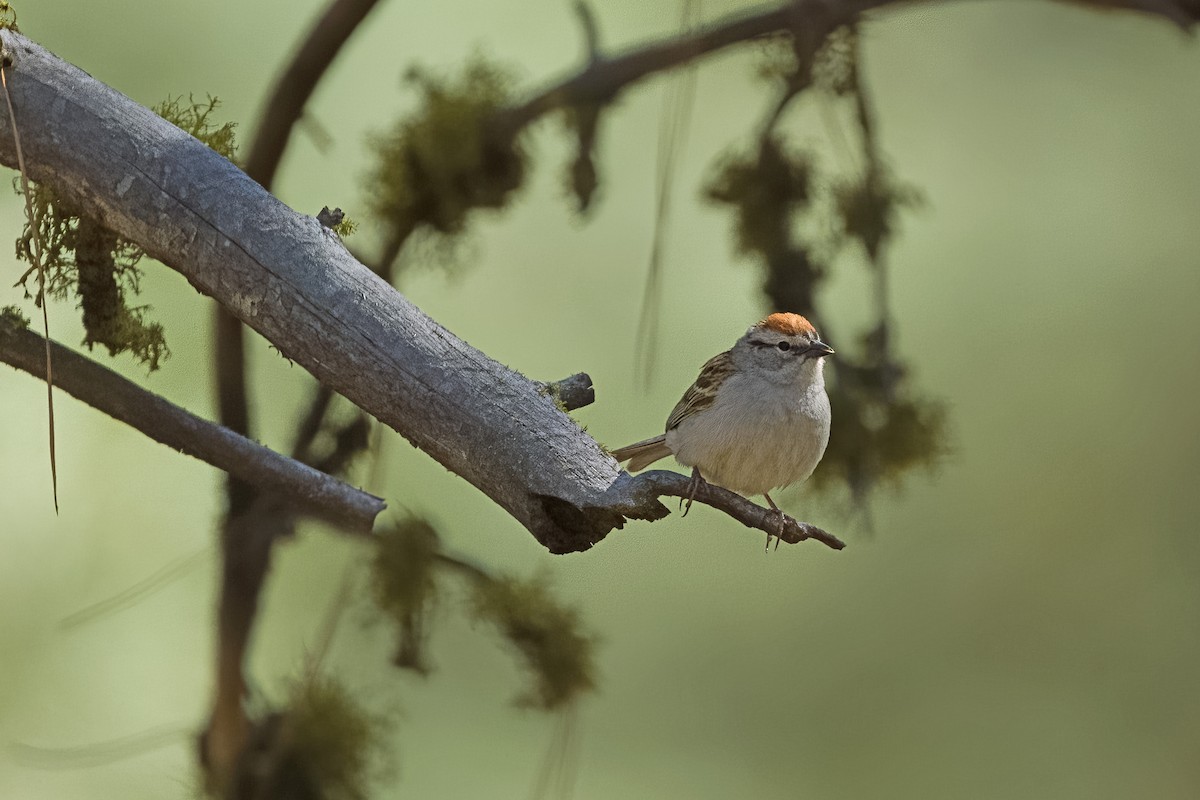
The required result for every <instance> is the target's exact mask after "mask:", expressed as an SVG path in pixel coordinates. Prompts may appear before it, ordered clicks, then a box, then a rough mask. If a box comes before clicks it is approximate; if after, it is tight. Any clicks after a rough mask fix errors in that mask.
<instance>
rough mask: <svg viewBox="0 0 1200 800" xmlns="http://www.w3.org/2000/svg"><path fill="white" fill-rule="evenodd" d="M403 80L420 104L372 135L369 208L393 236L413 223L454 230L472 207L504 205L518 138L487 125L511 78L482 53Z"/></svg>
mask: <svg viewBox="0 0 1200 800" xmlns="http://www.w3.org/2000/svg"><path fill="white" fill-rule="evenodd" d="M409 79H410V80H411V82H413V83H414V84H416V85H417V87H418V88H419V89H420V91H421V94H422V97H421V105H420V107H419V108H418V109H417V111H416V112H415V113H414V114H412V115H411V116H409V117H406V118H404V119H401V120H400V121H399V122H397V123H395V125H393V127H392V129H391V131H389V132H388V133H386V134H381V135H377V136H374V137H372V139H371V148H372V149H373V150H374V151H375V156H376V163H375V166H374V168H373V169H372V171H371V173H370V174H369V175H368V178H367V186H368V192H369V200H368V207H369V209H370V211H371V212H372V214H373V215H374V216H375V217H376V218H377V219H378V220H379V221H380V223H382V224H383V225H384V226H385V227H386V228H387V229H388V230H389V231H390V238H391V239H392V240H393V241H403V240H404V239H406V238H407V237H408V236H409V234H411V233H412V232H413V231H414V230H416V229H417V228H418V227H420V226H428V227H429V228H430V229H432V230H434V231H436V232H438V233H441V234H446V235H451V236H453V235H455V234H458V233H461V232H462V231H463V230H464V228H465V226H466V222H467V217H468V214H469V213H470V212H471V211H472V210H474V209H478V208H493V209H496V208H502V207H504V205H505V204H506V203H507V202H508V200H509V198H510V197H511V195H512V193H513V192H514V191H515V190H516V189H517V188H518V187H520V186H521V183H522V181H523V180H524V177H525V171H526V155H525V152H524V149H523V148H522V147H521V146H520V143H519V141H518V140H517V139H516V138H515V137H513V136H511V135H504V134H502V133H500V132H498V131H496V130H494V129H493V128H492V127H491V126H490V125H489V124H488V123H489V120H491V119H492V118H493V116H494V115H495V113H496V112H497V111H498V110H499V109H501V108H502V107H503V106H504V105H505V104H506V102H507V101H508V100H509V98H510V96H511V84H512V80H511V78H510V77H509V75H508V73H507V72H506V71H505V70H503V69H501V68H500V67H498V66H496V65H495V64H493V63H491V62H488V61H485V60H484V59H483V58H481V57H476V58H474V59H473V60H471V61H470V62H469V63H468V64H467V66H466V68H465V69H464V70H463V72H462V73H461V74H460V75H459V76H457V77H455V78H444V77H435V76H433V75H430V74H428V73H425V72H421V71H417V70H414V71H412V72H411V73H410V74H409Z"/></svg>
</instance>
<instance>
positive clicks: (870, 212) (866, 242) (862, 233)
mask: <svg viewBox="0 0 1200 800" xmlns="http://www.w3.org/2000/svg"><path fill="white" fill-rule="evenodd" d="M833 193H834V200H835V203H836V207H837V212H838V218H839V219H840V220H841V225H842V230H843V233H844V234H845V235H846V236H849V237H851V238H854V239H858V240H859V241H860V242H862V244H863V247H864V248H866V251H867V255H868V256H869V257H870V258H871V260H872V261H873V262H874V261H875V260H876V259H877V258H878V256H879V252H880V249H881V248H882V247H883V244H884V242H886V241H887V240H888V239H889V238H890V237H891V236H893V235H894V234H895V226H896V217H897V214H898V212H899V210H900V209H901V208H904V207H910V208H911V207H914V206H918V205H920V204H921V202H922V198H921V193H920V192H919V191H918V190H917V189H916V187H914V186H912V185H910V184H905V183H900V182H899V181H897V180H896V179H895V178H894V177H893V176H892V175H891V174H890V173H889V172H886V171H884V170H883V169H881V168H877V169H872V170H870V171H869V172H867V174H866V175H864V176H862V177H861V178H856V179H851V180H846V181H841V182H839V183H837V184H835V185H834V187H833Z"/></svg>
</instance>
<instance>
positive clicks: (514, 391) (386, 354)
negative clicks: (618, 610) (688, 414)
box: [0, 31, 666, 552]
mask: <svg viewBox="0 0 1200 800" xmlns="http://www.w3.org/2000/svg"><path fill="white" fill-rule="evenodd" d="M0 35H2V36H3V41H4V45H5V48H6V50H7V53H8V56H9V57H10V58H11V66H10V67H9V68H8V77H9V87H10V90H11V92H12V96H13V103H14V106H15V109H16V110H15V115H16V124H17V126H18V129H19V131H20V133H21V136H22V142H23V144H24V149H25V160H26V164H27V167H28V169H29V173H30V177H31V178H32V179H33V180H35V181H38V182H41V183H45V184H47V185H49V186H51V187H52V188H53V189H54V190H55V191H56V192H58V193H60V194H61V195H62V196H63V197H65V198H67V199H69V200H70V201H71V202H72V203H73V204H75V205H76V206H77V207H78V208H80V209H82V210H83V211H85V212H86V213H88V214H91V215H93V216H95V217H96V218H97V219H99V220H100V221H101V222H102V223H104V224H105V225H106V226H108V227H109V228H111V229H112V230H114V231H116V232H118V233H119V234H121V235H122V236H125V237H127V238H129V239H131V240H133V241H135V242H137V243H138V244H139V245H141V246H142V247H144V248H145V249H146V251H147V252H148V253H149V254H150V255H151V256H153V257H154V258H157V259H158V260H160V261H161V262H162V263H164V264H166V265H167V266H169V267H171V268H172V269H175V270H177V271H179V272H180V273H181V274H183V275H184V276H185V277H186V278H187V279H188V281H190V282H191V283H192V285H193V286H195V287H196V288H197V289H198V290H199V291H201V292H203V293H204V294H207V295H210V296H212V297H213V298H215V299H216V300H217V301H218V302H220V303H221V304H222V305H224V306H225V307H227V308H229V309H230V310H231V311H232V312H233V313H234V314H236V315H237V316H238V318H239V319H241V320H242V321H243V322H245V323H246V324H247V325H249V326H250V327H251V328H253V329H254V330H256V331H258V332H259V333H260V334H262V335H263V336H264V337H265V338H266V339H267V340H269V341H270V342H271V343H272V344H274V345H275V346H276V347H277V348H278V349H279V351H280V353H282V354H283V355H284V356H286V357H287V358H289V359H292V360H294V361H295V362H296V363H298V364H300V365H301V366H303V367H305V368H306V369H308V370H309V371H310V372H311V373H312V374H313V375H314V376H315V377H316V378H317V379H318V380H319V381H321V382H322V383H324V384H326V385H327V386H329V387H331V388H333V389H334V390H335V391H337V392H338V393H340V394H342V395H344V396H345V397H347V398H349V399H350V400H351V401H352V402H354V403H355V404H357V405H358V406H359V407H360V408H362V409H364V410H365V411H367V412H369V413H370V414H372V415H374V416H375V417H377V418H378V419H380V420H381V421H383V422H384V423H386V424H388V425H390V426H391V427H392V428H394V429H395V430H397V431H398V432H400V433H401V434H402V435H404V436H405V437H406V438H407V439H408V440H409V441H410V442H412V443H413V444H414V445H416V446H417V447H420V448H421V449H422V450H424V451H425V452H427V453H428V454H429V455H430V456H432V457H433V458H434V459H436V460H437V461H438V462H440V463H441V464H443V465H444V466H446V467H447V468H448V469H450V470H451V471H453V472H455V473H457V474H459V475H461V476H462V477H464V478H465V479H467V480H468V481H469V482H471V483H472V484H473V485H475V486H476V487H478V488H479V489H480V490H481V491H483V492H484V493H485V494H487V495H488V496H489V497H490V498H492V499H493V500H494V501H495V502H497V503H498V504H499V505H500V506H502V507H503V508H504V509H506V510H507V511H508V512H509V513H510V514H512V515H513V516H514V517H515V518H516V519H517V520H518V521H520V522H521V523H522V524H523V525H524V526H525V527H526V528H528V529H529V530H530V531H531V532H532V533H533V535H534V536H535V537H537V539H538V541H540V542H541V543H542V544H543V545H545V546H546V547H547V548H548V549H550V550H551V551H552V552H570V551H576V550H583V549H586V548H588V547H590V546H591V545H592V544H594V543H595V542H597V541H599V540H600V539H601V538H603V536H604V535H605V534H606V533H607V532H608V531H609V530H611V529H613V528H614V527H618V526H620V525H621V524H622V523H623V521H624V519H625V518H626V517H635V518H657V517H660V516H662V515H663V514H665V513H666V509H665V507H663V506H662V505H661V504H660V503H658V502H657V501H655V500H653V499H649V498H648V499H644V500H641V501H638V502H632V503H631V502H629V497H630V495H629V494H628V493H626V492H624V491H617V492H616V494H615V495H614V494H613V493H612V490H613V489H615V488H618V487H617V486H616V484H618V482H619V481H618V479H619V478H620V477H621V476H623V475H624V473H622V472H621V470H620V468H619V467H618V466H617V464H616V462H614V461H613V460H612V459H611V458H610V457H609V456H608V455H607V454H606V453H604V452H603V451H602V450H601V449H600V447H599V446H598V445H597V443H596V442H595V440H593V439H592V438H591V437H590V436H588V435H587V434H586V433H584V432H583V431H582V430H581V429H580V428H579V427H578V426H577V425H576V424H575V423H574V422H573V421H572V420H571V419H570V418H569V417H568V416H567V415H566V414H564V413H563V412H562V411H560V410H559V408H558V407H557V406H556V404H555V402H554V400H553V399H552V398H550V397H548V396H546V394H544V393H543V392H541V391H539V387H538V385H536V384H535V383H534V382H532V381H530V380H528V379H526V378H525V377H523V376H521V375H519V374H517V373H515V372H513V371H512V370H510V369H508V368H506V367H504V366H502V365H501V364H499V363H497V362H495V361H493V360H492V359H490V358H488V357H487V356H486V355H484V354H483V353H481V352H480V351H478V350H476V349H475V348H473V347H471V346H470V345H468V344H467V343H465V342H463V341H462V340H460V339H459V338H457V337H456V336H454V335H453V334H452V333H450V332H449V331H447V330H446V329H445V328H443V327H442V326H440V325H438V324H437V323H436V322H434V321H433V320H432V319H430V318H429V317H428V316H426V315H425V314H424V313H422V312H421V311H420V310H419V309H418V308H416V307H415V306H414V305H413V304H412V303H410V302H409V301H408V300H407V299H406V298H405V297H404V296H402V295H401V294H400V293H399V292H397V291H396V290H395V289H394V288H392V287H391V286H389V285H388V284H386V283H384V282H383V281H382V280H380V279H379V278H378V277H377V276H376V275H374V274H373V273H372V272H371V271H370V270H368V269H367V268H366V267H364V266H363V265H362V264H360V263H359V262H358V261H356V260H355V259H354V258H353V257H352V256H351V255H350V254H349V253H348V252H347V251H346V249H345V247H343V246H342V244H341V242H340V241H339V240H338V238H337V237H336V236H335V235H334V234H333V233H331V232H330V231H328V230H327V229H325V228H324V227H322V226H321V225H320V223H318V222H317V221H316V220H315V219H314V218H312V217H308V216H304V215H302V214H298V213H296V212H295V211H293V210H291V209H290V208H288V207H287V206H285V205H284V204H283V203H281V202H280V201H279V200H277V199H276V198H275V197H273V196H272V195H270V194H268V193H267V192H266V191H264V190H263V189H262V188H261V187H260V186H259V185H258V184H256V183H254V182H253V181H252V180H250V179H249V178H248V177H247V176H246V175H245V174H244V173H243V172H242V171H241V170H239V169H238V168H237V167H236V166H234V165H233V164H231V163H230V162H229V161H227V160H226V159H224V158H222V157H221V156H219V155H218V154H217V153H215V152H213V151H212V150H210V149H209V148H208V147H206V146H204V145H203V144H201V143H200V142H198V141H197V140H196V139H194V138H192V137H191V136H189V135H188V134H186V133H184V132H183V131H181V130H179V129H178V128H176V127H175V126H173V125H171V124H169V123H167V122H166V121H164V120H163V119H161V118H160V117H159V116H158V115H156V114H154V113H153V112H151V111H150V110H148V109H146V108H143V107H142V106H139V105H138V104H136V103H134V102H133V101H132V100H130V99H129V98H127V97H125V96H124V95H122V94H120V93H119V92H117V91H115V90H114V89H112V88H110V87H108V86H105V85H104V84H102V83H100V82H98V81H96V80H94V79H92V78H91V77H90V76H89V75H87V74H86V73H84V72H83V71H82V70H79V69H78V68H76V67H74V66H72V65H70V64H67V63H65V62H63V61H61V60H60V59H58V58H56V57H55V56H53V55H52V54H51V53H49V52H47V51H46V50H45V49H43V48H42V47H40V46H39V45H37V44H36V43H34V42H32V41H30V40H29V39H26V38H24V37H22V36H20V35H18V34H14V33H12V32H10V31H4V32H3V33H2V34H0ZM2 117H3V118H2V119H0V161H2V162H3V163H5V164H7V165H9V166H15V164H16V154H15V150H14V147H13V139H12V131H11V127H10V124H11V123H10V120H9V119H8V118H7V114H3V115H2ZM522 319H523V320H526V321H527V320H529V319H530V318H529V317H528V316H525V317H522ZM627 481H628V478H627V476H626V480H625V481H621V482H620V483H621V484H622V485H623V484H624V483H626V482H627Z"/></svg>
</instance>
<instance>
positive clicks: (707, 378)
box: [667, 350, 733, 430]
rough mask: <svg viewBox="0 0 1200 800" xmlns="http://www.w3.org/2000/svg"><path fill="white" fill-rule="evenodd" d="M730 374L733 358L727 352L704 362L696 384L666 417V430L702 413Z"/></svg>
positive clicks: (715, 397) (714, 398)
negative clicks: (699, 412) (693, 415)
mask: <svg viewBox="0 0 1200 800" xmlns="http://www.w3.org/2000/svg"><path fill="white" fill-rule="evenodd" d="M731 372H733V356H732V355H730V351H729V350H726V351H725V352H724V353H719V354H717V355H715V356H713V357H712V358H710V359H709V360H708V361H706V362H704V366H703V367H701V368H700V377H699V378H696V382H695V383H694V384H692V385H691V386H690V387H688V390H687V391H686V392H684V393H683V399H682V400H680V401H679V402H678V403H677V404H676V405H675V410H674V411H672V412H671V416H669V417H667V430H671V429H673V428H675V427H676V426H677V425H678V424H679V423H681V422H683V421H684V420H685V419H687V418H688V417H690V416H691V415H692V414H695V413H696V412H697V411H703V410H704V409H706V408H708V407H709V406H711V405H712V404H713V401H714V400H716V399H717V388H718V387H719V386H720V385H721V383H722V381H724V380H725V379H726V378H727V377H729V374H730V373H731Z"/></svg>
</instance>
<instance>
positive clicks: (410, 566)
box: [371, 517, 441, 674]
mask: <svg viewBox="0 0 1200 800" xmlns="http://www.w3.org/2000/svg"><path fill="white" fill-rule="evenodd" d="M440 549H441V541H440V539H439V538H438V535H437V531H435V530H434V529H433V526H432V525H430V524H429V523H428V522H427V521H426V520H423V519H421V518H419V517H406V518H405V519H403V520H401V521H400V522H398V523H396V524H395V525H392V526H390V527H388V528H386V529H385V530H383V531H381V532H380V533H379V534H378V535H377V536H376V537H375V556H374V559H373V561H372V565H371V585H372V588H373V590H374V596H375V603H376V605H377V606H378V607H379V609H380V610H381V611H383V612H384V614H386V615H387V616H388V617H389V618H390V619H391V620H393V621H394V622H395V624H396V626H397V631H398V636H399V642H398V645H397V649H396V655H395V658H394V659H393V663H395V664H396V666H398V667H402V668H404V669H411V670H414V671H416V672H419V673H422V674H425V673H427V672H428V671H429V664H428V659H427V656H426V653H425V644H426V641H427V639H428V627H427V625H428V621H429V615H430V613H431V612H432V609H433V606H434V603H435V602H436V600H437V589H438V584H437V575H436V572H435V567H436V563H437V561H436V560H437V555H438V553H439V551H440Z"/></svg>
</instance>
